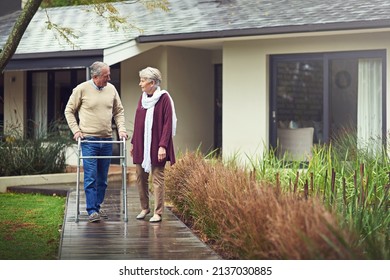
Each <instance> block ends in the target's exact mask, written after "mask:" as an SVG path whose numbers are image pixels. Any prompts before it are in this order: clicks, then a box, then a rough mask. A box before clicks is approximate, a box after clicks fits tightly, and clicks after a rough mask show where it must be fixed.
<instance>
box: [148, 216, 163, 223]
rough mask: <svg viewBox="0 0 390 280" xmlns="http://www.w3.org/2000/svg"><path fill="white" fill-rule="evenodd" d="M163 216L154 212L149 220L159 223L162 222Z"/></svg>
mask: <svg viewBox="0 0 390 280" xmlns="http://www.w3.org/2000/svg"><path fill="white" fill-rule="evenodd" d="M161 220H162V219H161V216H160V215H159V214H154V215H153V217H151V218H150V220H149V222H151V223H159V222H161Z"/></svg>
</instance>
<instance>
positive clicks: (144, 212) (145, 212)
mask: <svg viewBox="0 0 390 280" xmlns="http://www.w3.org/2000/svg"><path fill="white" fill-rule="evenodd" d="M149 213H150V210H149V209H144V210H142V211H141V213H139V214H138V216H137V220H143V219H145V217H146V215H148V214H149Z"/></svg>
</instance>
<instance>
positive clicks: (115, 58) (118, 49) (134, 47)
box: [103, 40, 155, 65]
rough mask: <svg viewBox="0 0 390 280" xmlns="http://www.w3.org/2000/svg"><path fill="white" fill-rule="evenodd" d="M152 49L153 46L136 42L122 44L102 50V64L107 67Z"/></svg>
mask: <svg viewBox="0 0 390 280" xmlns="http://www.w3.org/2000/svg"><path fill="white" fill-rule="evenodd" d="M154 47H155V46H151V45H139V44H137V41H136V40H131V41H128V42H125V43H123V44H119V45H116V46H113V47H110V48H106V49H104V52H103V53H104V62H105V63H107V64H108V65H113V64H116V63H119V62H121V61H124V60H126V59H129V58H131V57H134V56H136V55H138V54H140V53H143V52H145V51H148V50H150V49H152V48H154Z"/></svg>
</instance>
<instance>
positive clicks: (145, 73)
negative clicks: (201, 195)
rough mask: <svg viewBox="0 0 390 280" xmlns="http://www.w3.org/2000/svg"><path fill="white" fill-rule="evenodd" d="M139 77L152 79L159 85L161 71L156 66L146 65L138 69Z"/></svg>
mask: <svg viewBox="0 0 390 280" xmlns="http://www.w3.org/2000/svg"><path fill="white" fill-rule="evenodd" d="M139 77H140V78H143V79H148V80H150V81H154V83H155V84H156V86H160V84H161V72H160V70H158V69H157V68H153V67H146V68H145V69H142V70H141V71H139Z"/></svg>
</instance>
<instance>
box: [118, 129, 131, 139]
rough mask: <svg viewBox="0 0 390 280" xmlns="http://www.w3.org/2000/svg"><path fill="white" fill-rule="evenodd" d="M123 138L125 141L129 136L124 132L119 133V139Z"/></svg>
mask: <svg viewBox="0 0 390 280" xmlns="http://www.w3.org/2000/svg"><path fill="white" fill-rule="evenodd" d="M123 138H125V139H126V140H127V138H129V136H128V135H127V133H126V132H123V131H121V132H119V139H123Z"/></svg>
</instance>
